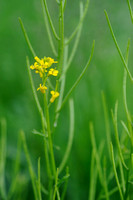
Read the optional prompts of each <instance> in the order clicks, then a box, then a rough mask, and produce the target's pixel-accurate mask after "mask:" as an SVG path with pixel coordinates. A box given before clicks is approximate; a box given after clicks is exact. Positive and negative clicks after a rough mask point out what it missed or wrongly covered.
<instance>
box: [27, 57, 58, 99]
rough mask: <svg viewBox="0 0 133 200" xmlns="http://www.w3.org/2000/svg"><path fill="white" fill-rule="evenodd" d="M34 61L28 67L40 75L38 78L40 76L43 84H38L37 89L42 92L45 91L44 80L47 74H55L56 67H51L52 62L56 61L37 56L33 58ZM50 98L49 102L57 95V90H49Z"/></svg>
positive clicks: (56, 71)
mask: <svg viewBox="0 0 133 200" xmlns="http://www.w3.org/2000/svg"><path fill="white" fill-rule="evenodd" d="M34 59H35V61H36V62H35V63H34V65H31V66H30V68H31V69H33V70H35V73H38V74H39V75H40V78H42V81H43V84H40V86H39V87H38V88H37V91H38V90H40V91H41V92H42V93H43V94H44V93H45V92H46V90H47V87H46V81H47V78H48V77H49V76H51V75H52V76H57V75H58V70H57V69H56V68H52V67H51V66H52V64H53V63H57V61H55V60H54V59H53V58H50V57H44V58H42V59H39V58H38V57H37V56H36V57H35V58H34ZM50 93H51V95H52V97H51V99H50V102H51V103H53V102H54V100H55V99H56V98H57V97H58V96H59V92H57V91H54V90H52V91H51V92H50Z"/></svg>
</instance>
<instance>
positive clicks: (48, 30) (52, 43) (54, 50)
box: [41, 0, 57, 56]
mask: <svg viewBox="0 0 133 200" xmlns="http://www.w3.org/2000/svg"><path fill="white" fill-rule="evenodd" d="M41 6H42V11H43V16H44V21H45V26H46V29H47V33H48V38H49V42H50V45H51V49H52V51H53V53H54V55H55V56H57V52H56V49H55V45H54V42H53V39H52V36H51V32H50V29H49V24H48V19H47V16H46V12H45V8H44V1H43V0H41Z"/></svg>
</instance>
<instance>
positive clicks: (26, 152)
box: [20, 130, 38, 200]
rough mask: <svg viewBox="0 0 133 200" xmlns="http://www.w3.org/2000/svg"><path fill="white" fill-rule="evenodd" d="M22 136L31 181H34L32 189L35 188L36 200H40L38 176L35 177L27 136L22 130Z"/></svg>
mask: <svg viewBox="0 0 133 200" xmlns="http://www.w3.org/2000/svg"><path fill="white" fill-rule="evenodd" d="M20 134H21V139H22V142H23V147H24V151H25V156H26V160H27V163H28V167H29V173H30V177H31V181H32V187H33V191H34V196H35V200H38V191H37V185H36V180H37V179H36V175H35V172H34V169H33V166H32V163H31V159H30V155H29V151H28V148H27V144H26V139H25V134H24V132H23V131H22V130H21V131H20Z"/></svg>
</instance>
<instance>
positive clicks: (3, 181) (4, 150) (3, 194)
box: [0, 118, 7, 199]
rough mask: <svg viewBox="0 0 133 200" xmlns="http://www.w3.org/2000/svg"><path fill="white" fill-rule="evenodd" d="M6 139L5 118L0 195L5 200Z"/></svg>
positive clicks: (0, 145)
mask: <svg viewBox="0 0 133 200" xmlns="http://www.w3.org/2000/svg"><path fill="white" fill-rule="evenodd" d="M6 138H7V125H6V120H5V119H4V118H3V119H1V139H0V194H1V197H2V198H3V199H6V186H5V165H6Z"/></svg>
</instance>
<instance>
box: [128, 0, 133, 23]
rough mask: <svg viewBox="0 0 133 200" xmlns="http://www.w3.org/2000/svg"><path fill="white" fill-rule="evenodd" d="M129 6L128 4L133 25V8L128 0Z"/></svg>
mask: <svg viewBox="0 0 133 200" xmlns="http://www.w3.org/2000/svg"><path fill="white" fill-rule="evenodd" d="M127 4H128V8H129V12H130V17H131V21H132V23H133V11H132V7H131V4H130V0H127Z"/></svg>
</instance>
